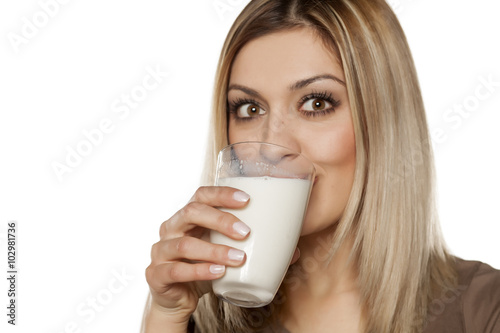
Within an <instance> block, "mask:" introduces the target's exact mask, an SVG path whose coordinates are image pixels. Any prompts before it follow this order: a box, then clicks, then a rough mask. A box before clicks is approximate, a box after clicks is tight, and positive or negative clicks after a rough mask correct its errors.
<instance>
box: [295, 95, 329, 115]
mask: <svg viewBox="0 0 500 333" xmlns="http://www.w3.org/2000/svg"><path fill="white" fill-rule="evenodd" d="M334 106H336V105H332V103H330V102H328V101H327V100H325V99H324V98H315V97H313V98H309V99H307V100H306V101H305V103H304V104H303V105H302V108H301V110H302V111H303V112H306V113H311V114H312V113H315V112H317V113H318V114H319V113H321V112H326V111H328V110H332V109H333V107H334Z"/></svg>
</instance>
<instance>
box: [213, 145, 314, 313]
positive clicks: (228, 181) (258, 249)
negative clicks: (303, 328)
mask: <svg viewBox="0 0 500 333" xmlns="http://www.w3.org/2000/svg"><path fill="white" fill-rule="evenodd" d="M314 176H315V170H314V166H313V164H312V163H311V162H310V161H309V160H307V159H306V158H305V157H303V156H302V155H300V154H299V153H297V152H294V151H292V150H290V149H288V148H285V147H282V146H278V145H274V144H270V143H264V142H240V143H235V144H232V145H229V146H227V147H225V148H224V149H222V150H221V151H220V153H219V156H218V162H217V173H216V180H215V182H216V184H215V185H216V186H229V187H234V188H237V189H240V190H242V191H244V192H246V193H247V194H248V195H250V201H249V203H248V205H247V206H246V207H244V208H242V209H225V208H224V209H222V208H221V210H223V211H226V212H230V213H231V214H233V215H235V216H236V217H237V218H238V219H240V220H241V221H243V222H244V223H246V224H247V225H248V226H249V227H250V228H251V232H250V235H249V236H248V237H247V238H246V239H245V240H240V241H238V240H233V239H230V238H228V237H226V236H224V235H222V234H220V233H218V232H216V231H211V233H210V241H211V242H212V243H216V244H224V245H228V246H231V247H234V248H237V249H240V250H243V251H245V253H246V255H247V258H246V261H245V263H244V264H243V265H242V266H240V267H227V268H226V273H225V275H224V276H223V277H222V278H220V279H218V280H214V281H212V288H213V291H214V293H215V294H216V295H217V296H218V297H220V298H222V299H223V300H225V301H227V302H229V303H231V304H234V305H238V306H242V307H261V306H264V305H266V304H269V303H270V302H271V301H272V300H273V298H274V296H275V295H276V292H277V291H278V288H279V286H280V284H281V282H282V281H283V278H284V277H285V274H286V272H287V269H288V266H289V265H290V261H291V260H292V256H293V253H294V251H295V248H296V246H297V242H298V239H299V236H300V232H301V230H302V223H303V219H304V215H305V212H306V208H307V203H308V200H309V195H310V192H311V188H312V183H313V180H314Z"/></svg>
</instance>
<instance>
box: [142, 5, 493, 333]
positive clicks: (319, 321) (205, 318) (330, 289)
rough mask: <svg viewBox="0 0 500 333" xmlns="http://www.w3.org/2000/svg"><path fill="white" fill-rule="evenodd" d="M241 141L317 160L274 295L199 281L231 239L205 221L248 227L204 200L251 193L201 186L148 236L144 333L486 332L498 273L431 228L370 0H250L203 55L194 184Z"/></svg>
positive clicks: (411, 140) (426, 170) (382, 12)
mask: <svg viewBox="0 0 500 333" xmlns="http://www.w3.org/2000/svg"><path fill="white" fill-rule="evenodd" d="M249 140H259V141H266V142H272V143H277V144H281V145H284V146H288V147H289V148H292V149H294V150H297V151H300V152H301V153H302V154H303V155H304V156H306V157H307V158H308V159H309V160H311V161H312V162H313V163H314V165H315V167H316V170H317V174H318V175H317V178H316V182H315V184H314V187H313V190H312V193H311V199H310V202H309V206H308V210H307V214H306V217H305V220H304V228H303V230H302V233H301V238H300V240H299V244H298V251H297V252H296V255H295V256H294V259H293V260H292V265H291V266H290V269H289V272H288V274H287V277H286V279H285V281H284V283H283V284H282V286H281V288H280V291H279V293H278V295H277V297H276V298H275V300H274V301H273V303H271V304H270V305H269V306H266V307H264V308H261V309H244V308H238V307H236V306H232V305H229V304H227V303H225V302H222V301H220V300H218V299H217V298H216V297H215V296H214V295H213V293H212V292H211V291H210V281H211V280H214V279H217V278H220V277H221V276H223V275H224V270H225V267H226V266H239V265H242V264H243V263H244V260H245V254H244V253H242V252H241V251H239V250H238V249H230V248H228V247H224V246H221V245H214V244H210V243H208V242H207V241H206V238H205V236H206V234H207V230H210V229H214V230H217V231H219V232H221V233H223V234H225V235H227V236H228V237H231V238H234V239H244V238H245V237H247V236H248V234H249V233H250V232H251V230H250V229H249V228H248V226H246V225H245V224H244V221H238V219H237V218H236V217H234V216H233V215H231V214H229V213H224V212H221V211H219V210H218V209H216V208H215V207H228V208H241V207H244V206H245V205H246V204H247V203H248V200H251V198H249V197H248V196H247V195H246V194H245V193H243V192H241V191H238V190H236V189H232V188H227V187H221V188H215V187H210V186H208V187H201V188H199V189H198V190H197V191H196V193H195V194H194V196H193V198H192V199H191V201H190V203H188V204H187V205H186V206H185V207H184V208H182V209H181V210H179V211H178V212H177V213H176V214H175V215H174V216H172V217H171V218H170V219H169V220H167V221H165V222H164V223H163V224H162V226H161V228H160V238H161V239H160V241H159V242H158V243H156V244H155V245H154V246H153V249H152V262H151V265H150V266H149V267H148V269H147V270H146V277H147V281H148V283H149V285H150V289H151V297H150V300H149V304H148V307H147V309H146V312H145V317H144V330H145V331H146V332H186V331H192V330H196V331H199V332H288V331H289V332H329V331H336V332H422V331H423V332H454V333H457V332H472V331H474V332H500V273H499V272H498V271H495V270H493V269H492V268H491V267H489V266H487V265H485V264H482V263H479V262H466V261H463V260H460V259H458V258H454V257H452V256H451V255H450V254H449V253H448V252H447V250H446V248H445V246H444V244H443V241H442V239H441V235H440V231H439V227H438V225H437V219H436V216H435V208H434V197H433V166H432V155H431V146H430V141H429V134H428V131H427V124H426V119H425V112H424V107H423V102H422V98H421V94H420V90H419V86H418V82H417V76H416V73H415V69H414V65H413V62H412V58H411V55H410V52H409V48H408V45H407V42H406V39H405V37H404V34H403V32H402V29H401V27H400V25H399V23H398V21H397V19H396V17H395V16H394V14H393V13H392V11H391V10H390V8H389V7H388V6H387V4H386V3H385V2H384V1H383V0H363V1H361V0H330V1H319V0H303V1H300V0H298V1H295V0H292V1H286V0H257V1H251V2H250V4H249V5H248V6H247V7H246V8H245V9H244V10H243V12H242V13H241V14H240V16H239V17H238V18H237V20H236V22H235V23H234V25H233V27H232V28H231V30H230V32H229V34H228V36H227V39H226V42H225V45H224V47H223V50H222V53H221V57H220V61H219V67H218V70H217V76H216V81H215V95H214V105H213V119H212V142H211V145H210V151H209V153H208V157H209V162H208V167H207V168H206V169H207V170H208V171H207V176H208V178H207V184H210V183H211V178H210V177H211V176H213V174H214V173H213V170H214V169H213V168H214V164H215V156H216V154H217V152H218V151H219V150H220V149H221V148H223V147H224V146H225V145H227V144H228V143H234V142H240V141H249ZM299 253H300V254H299ZM270 254H271V252H270ZM200 297H201V299H200V301H199V298H200Z"/></svg>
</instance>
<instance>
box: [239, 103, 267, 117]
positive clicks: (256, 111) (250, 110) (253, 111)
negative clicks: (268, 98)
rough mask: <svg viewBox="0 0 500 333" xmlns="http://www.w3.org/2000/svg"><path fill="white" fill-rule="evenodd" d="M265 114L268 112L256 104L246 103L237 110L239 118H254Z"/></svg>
mask: <svg viewBox="0 0 500 333" xmlns="http://www.w3.org/2000/svg"><path fill="white" fill-rule="evenodd" d="M265 113H266V111H264V110H263V109H262V108H261V107H260V106H258V105H257V104H255V103H246V104H243V105H241V106H239V107H238V108H237V109H236V115H237V116H238V118H252V117H257V116H259V115H262V114H265Z"/></svg>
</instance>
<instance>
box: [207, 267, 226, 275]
mask: <svg viewBox="0 0 500 333" xmlns="http://www.w3.org/2000/svg"><path fill="white" fill-rule="evenodd" d="M225 270H226V266H224V265H210V273H212V274H215V275H219V274H222V273H224V271H225Z"/></svg>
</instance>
